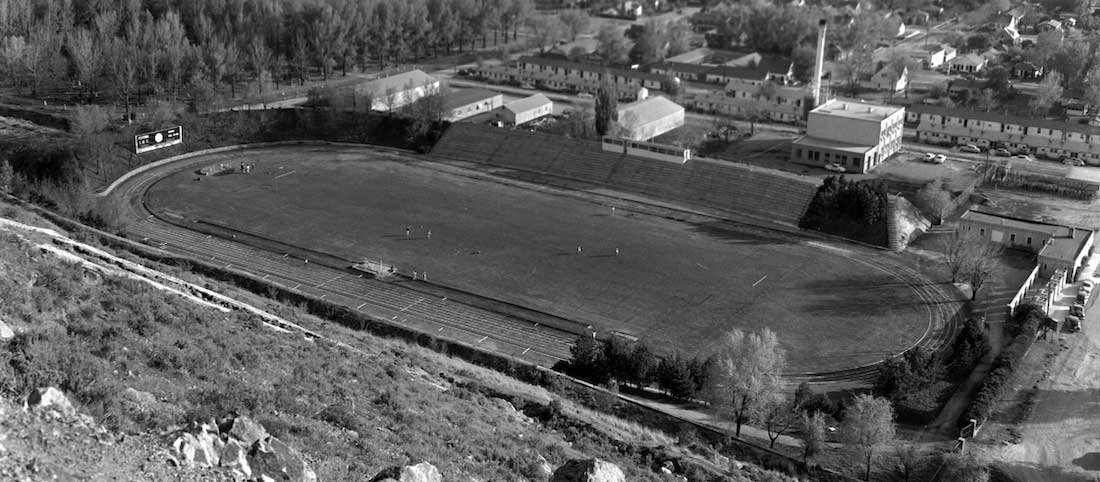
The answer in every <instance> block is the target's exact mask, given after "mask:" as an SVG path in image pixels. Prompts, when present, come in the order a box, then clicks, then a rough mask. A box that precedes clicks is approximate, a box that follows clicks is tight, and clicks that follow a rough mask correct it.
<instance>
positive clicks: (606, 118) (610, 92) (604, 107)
mask: <svg viewBox="0 0 1100 482" xmlns="http://www.w3.org/2000/svg"><path fill="white" fill-rule="evenodd" d="M604 76H605V77H607V76H610V74H609V73H606V72H605V73H604ZM618 118H619V94H618V92H616V91H615V87H614V86H612V85H611V84H609V83H607V82H604V83H603V84H601V85H600V88H599V90H598V91H597V92H596V134H599V135H600V136H605V135H607V133H608V131H610V130H611V125H612V123H614V122H615V121H617V120H618Z"/></svg>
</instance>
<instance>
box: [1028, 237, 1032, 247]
mask: <svg viewBox="0 0 1100 482" xmlns="http://www.w3.org/2000/svg"><path fill="white" fill-rule="evenodd" d="M1027 245H1028V246H1031V236H1028V237H1027Z"/></svg>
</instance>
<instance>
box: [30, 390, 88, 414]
mask: <svg viewBox="0 0 1100 482" xmlns="http://www.w3.org/2000/svg"><path fill="white" fill-rule="evenodd" d="M25 406H26V407H27V408H29V409H34V410H45V409H49V410H54V411H56V412H58V413H60V414H62V415H65V416H69V417H71V416H73V415H76V409H74V408H73V404H72V403H71V402H69V399H68V398H66V397H65V394H64V393H62V392H61V390H58V389H56V388H54V387H46V388H39V389H37V390H35V391H33V392H31V394H30V395H27V403H26V405H25Z"/></svg>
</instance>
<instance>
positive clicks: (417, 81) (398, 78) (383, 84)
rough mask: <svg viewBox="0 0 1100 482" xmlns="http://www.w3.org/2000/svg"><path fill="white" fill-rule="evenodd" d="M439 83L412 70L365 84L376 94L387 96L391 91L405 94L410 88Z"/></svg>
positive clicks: (420, 72)
mask: <svg viewBox="0 0 1100 482" xmlns="http://www.w3.org/2000/svg"><path fill="white" fill-rule="evenodd" d="M437 82H439V81H438V80H436V79H435V77H432V76H430V75H428V74H425V73H424V72H422V71H420V70H410V71H408V72H404V73H400V74H397V75H391V76H389V77H383V78H381V79H374V80H372V81H370V82H367V83H366V84H365V87H364V88H366V89H368V90H370V91H371V92H374V93H376V94H379V95H381V94H385V93H387V92H389V91H390V90H391V89H392V90H393V91H394V92H404V91H405V90H406V89H408V88H409V86H410V85H411V86H413V87H414V88H415V87H423V86H426V85H430V84H434V83H437Z"/></svg>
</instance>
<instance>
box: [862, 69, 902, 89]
mask: <svg viewBox="0 0 1100 482" xmlns="http://www.w3.org/2000/svg"><path fill="white" fill-rule="evenodd" d="M908 85H909V67H903V68H902V69H901V75H898V73H897V71H896V70H894V67H893V66H890V65H886V66H883V67H882V68H881V69H879V71H878V72H875V75H872V76H871V88H872V89H875V90H885V91H887V92H901V91H903V90H905V88H906V87H907V86H908Z"/></svg>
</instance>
